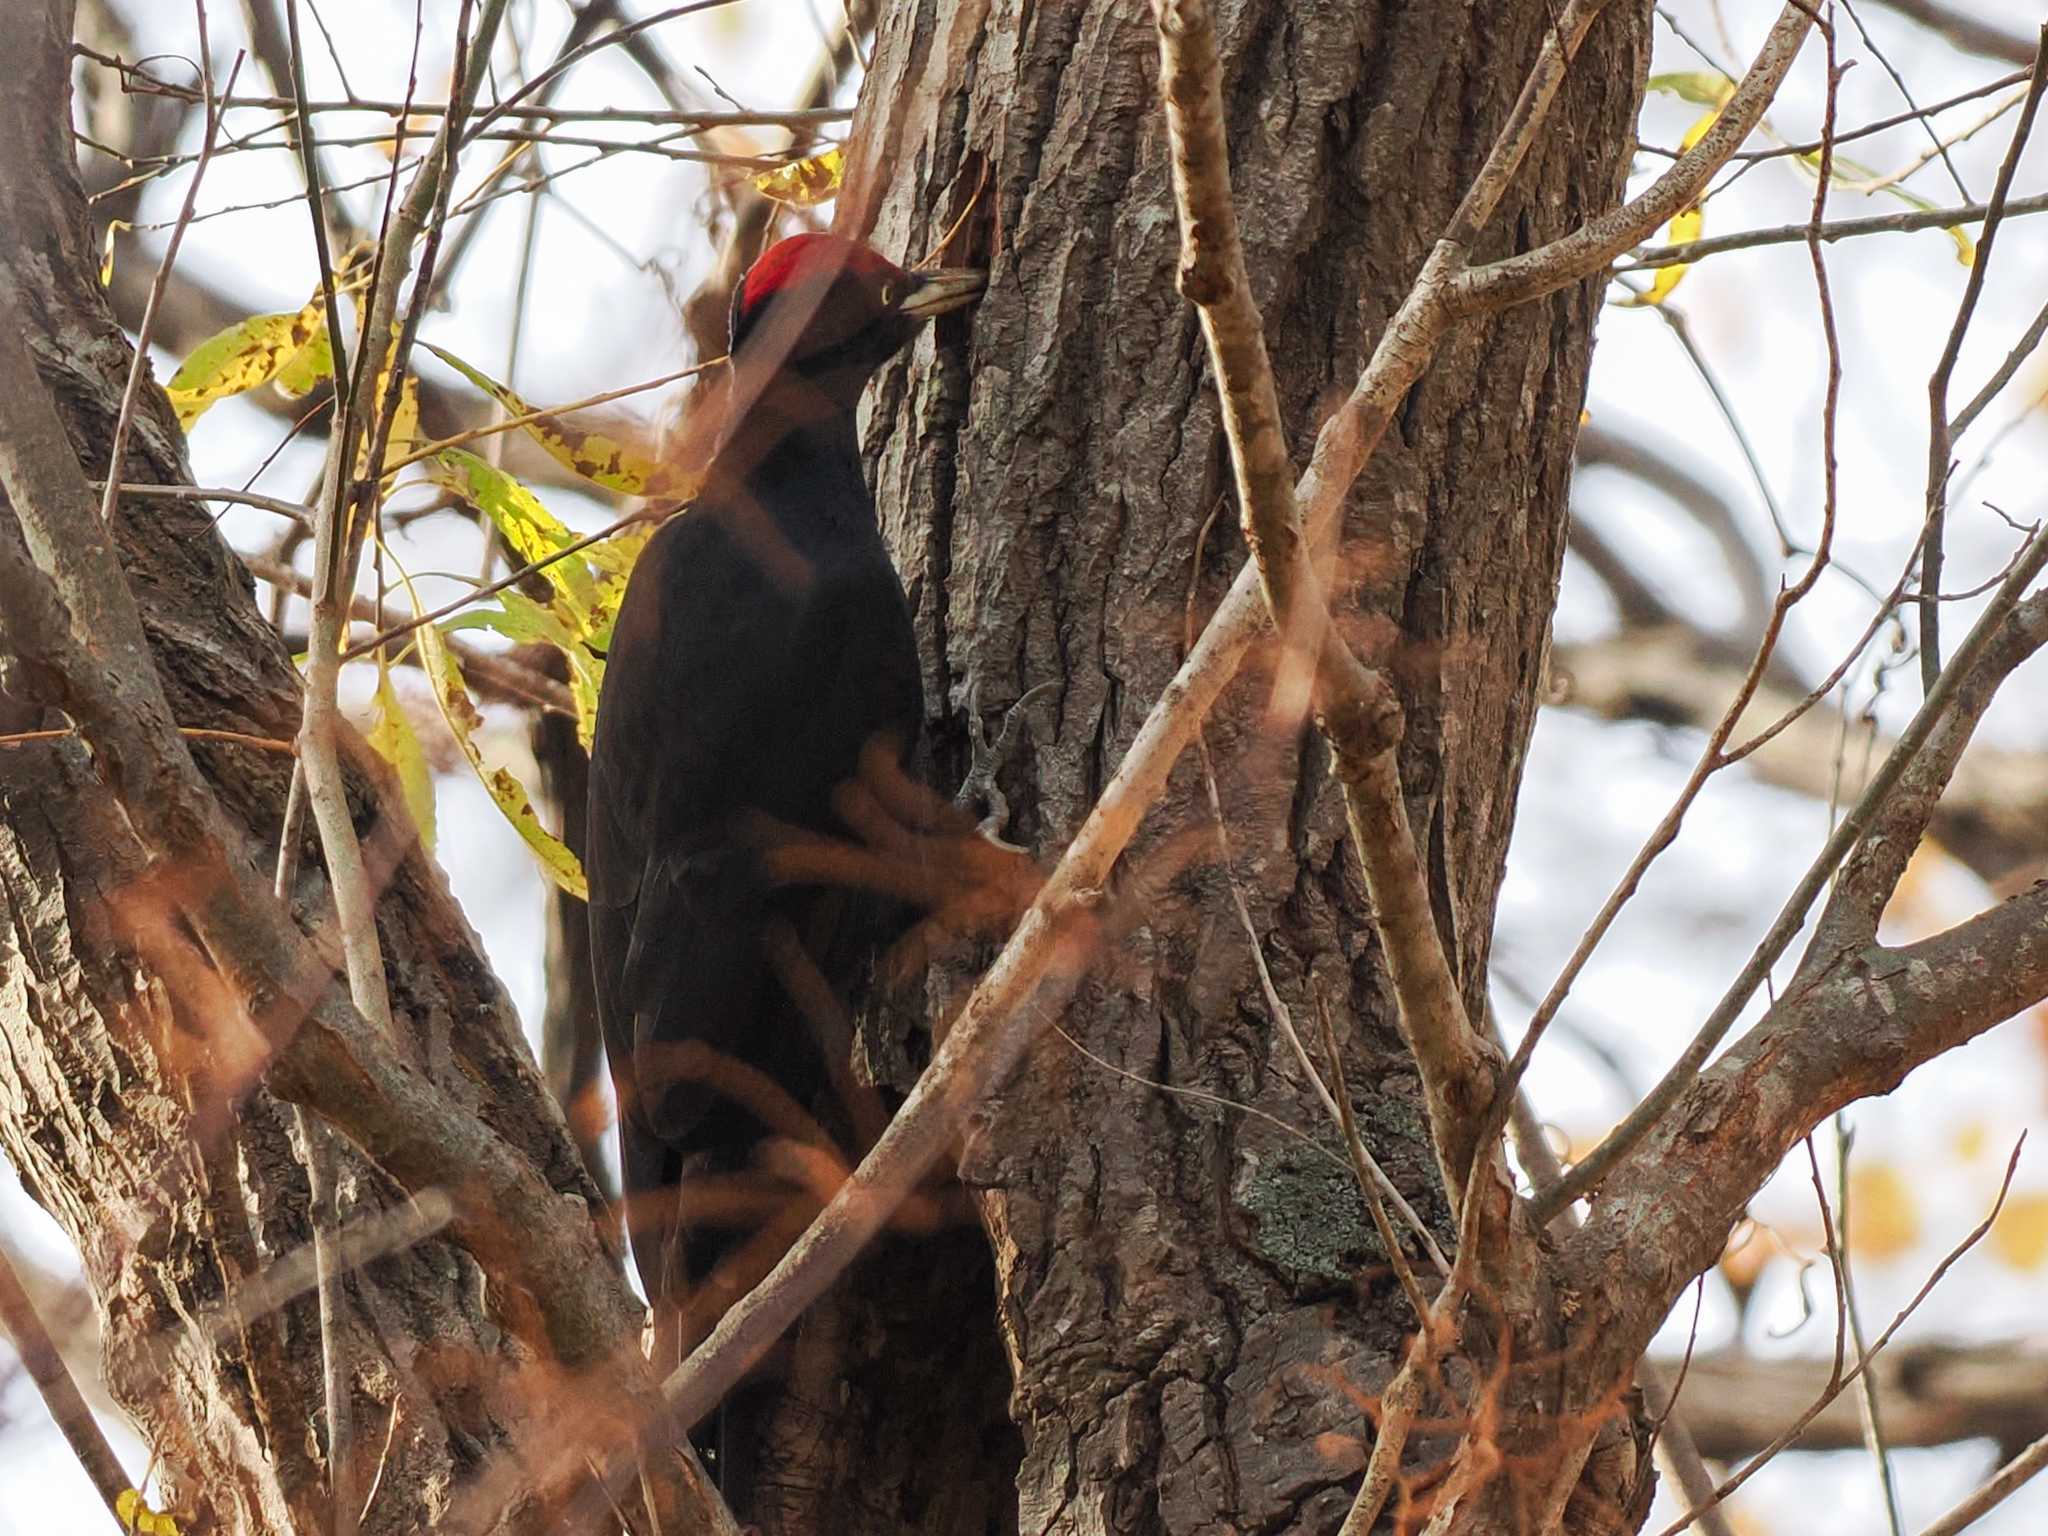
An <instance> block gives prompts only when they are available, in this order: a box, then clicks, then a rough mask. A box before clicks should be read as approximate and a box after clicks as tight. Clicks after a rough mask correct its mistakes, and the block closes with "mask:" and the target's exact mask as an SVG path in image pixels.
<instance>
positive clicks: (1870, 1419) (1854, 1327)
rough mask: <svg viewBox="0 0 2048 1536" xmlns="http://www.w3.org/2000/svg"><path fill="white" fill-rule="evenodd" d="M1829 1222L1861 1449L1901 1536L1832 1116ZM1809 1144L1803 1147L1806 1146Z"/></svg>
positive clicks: (1841, 1145)
mask: <svg viewBox="0 0 2048 1536" xmlns="http://www.w3.org/2000/svg"><path fill="white" fill-rule="evenodd" d="M1834 1119H1835V1223H1836V1227H1837V1233H1838V1235H1837V1241H1838V1242H1839V1245H1840V1246H1839V1249H1838V1251H1837V1252H1836V1254H1835V1256H1834V1257H1835V1286H1836V1289H1837V1292H1838V1304H1839V1308H1840V1312H1841V1316H1842V1320H1843V1321H1844V1322H1845V1323H1846V1324H1847V1325H1848V1329H1849V1338H1850V1341H1851V1342H1853V1343H1854V1344H1855V1346H1856V1360H1857V1363H1858V1364H1859V1365H1862V1366H1864V1367H1865V1370H1864V1372H1863V1375H1862V1377H1861V1378H1860V1379H1859V1380H1858V1381H1857V1383H1856V1404H1857V1408H1858V1410H1859V1412H1860V1414H1861V1417H1862V1420H1863V1444H1864V1448H1865V1449H1866V1450H1868V1451H1869V1452H1870V1459H1871V1460H1872V1461H1873V1462H1874V1463H1876V1466H1877V1485H1878V1489H1879V1491H1880V1492H1881V1493H1882V1494H1883V1496H1884V1513H1885V1521H1886V1524H1887V1526H1888V1528H1889V1529H1890V1531H1891V1536H1906V1520H1905V1516H1904V1515H1903V1514H1901V1513H1900V1511H1899V1481H1898V1478H1897V1476H1896V1475H1895V1474H1894V1473H1893V1471H1892V1450H1891V1444H1890V1442H1889V1441H1887V1440H1886V1439H1885V1434H1884V1405H1883V1404H1882V1403H1881V1402H1879V1400H1878V1392H1877V1373H1876V1372H1875V1371H1872V1370H1870V1369H1868V1366H1869V1364H1870V1340H1869V1338H1868V1337H1867V1336H1866V1334H1865V1333H1864V1330H1863V1309H1862V1308H1861V1307H1859V1306H1858V1305H1857V1304H1856V1277H1855V1274H1854V1273H1853V1272H1852V1270H1851V1268H1850V1263H1849V1241H1850V1239H1849V1223H1850V1222H1851V1221H1852V1220H1853V1219H1854V1216H1855V1212H1854V1210H1853V1208H1852V1206H1851V1203H1850V1199H1849V1190H1850V1184H1849V1153H1850V1150H1851V1148H1852V1147H1853V1146H1854V1145H1855V1141H1856V1137H1855V1134H1854V1132H1852V1131H1851V1130H1850V1129H1849V1120H1848V1117H1847V1116H1846V1115H1843V1114H1842V1113H1840V1112H1839V1111H1837V1112H1836V1114H1835V1117H1834ZM1811 1144H1812V1143H1811V1141H1810V1140H1809V1142H1808V1145H1809V1147H1810V1146H1811Z"/></svg>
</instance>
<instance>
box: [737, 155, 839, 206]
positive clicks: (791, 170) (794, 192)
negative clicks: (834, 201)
mask: <svg viewBox="0 0 2048 1536" xmlns="http://www.w3.org/2000/svg"><path fill="white" fill-rule="evenodd" d="M845 177H846V154H845V151H843V150H842V149H841V148H840V147H839V146H838V145H837V144H835V145H833V146H832V147H831V148H830V149H827V150H823V151H821V152H819V153H818V154H815V155H810V156H808V157H806V158H805V159H802V160H793V161H791V162H790V163H789V164H788V165H779V166H777V167H776V168H775V169H774V170H772V171H763V172H762V173H761V174H760V175H758V176H756V177H755V178H754V190H755V191H757V192H759V193H760V194H761V195H762V196H763V197H771V198H773V199H774V200H775V201H776V202H778V203H788V204H790V205H791V206H793V207H797V208H809V207H811V206H812V205H814V204H817V203H822V202H824V201H825V199H827V198H828V197H837V196H838V195H839V184H840V182H841V181H843V180H844V179H845Z"/></svg>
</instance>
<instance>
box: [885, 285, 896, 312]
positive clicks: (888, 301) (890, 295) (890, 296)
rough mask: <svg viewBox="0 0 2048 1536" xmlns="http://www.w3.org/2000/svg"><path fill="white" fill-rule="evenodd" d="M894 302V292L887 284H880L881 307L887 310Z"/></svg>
mask: <svg viewBox="0 0 2048 1536" xmlns="http://www.w3.org/2000/svg"><path fill="white" fill-rule="evenodd" d="M895 302H896V290H895V289H894V288H892V287H891V286H890V285H889V284H887V283H884V284H882V307H883V308H884V309H887V308H888V307H889V306H890V305H892V304H894V303H895Z"/></svg>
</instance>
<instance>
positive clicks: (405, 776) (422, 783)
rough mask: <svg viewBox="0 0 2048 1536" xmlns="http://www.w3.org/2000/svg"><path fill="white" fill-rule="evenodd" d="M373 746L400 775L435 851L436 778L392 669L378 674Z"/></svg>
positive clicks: (424, 839)
mask: <svg viewBox="0 0 2048 1536" xmlns="http://www.w3.org/2000/svg"><path fill="white" fill-rule="evenodd" d="M369 741H370V747H371V750H373V751H374V752H375V753H376V754H377V755H378V756H379V757H381V758H383V759H384V761H385V762H387V763H389V764H390V765H391V767H392V769H393V770H394V771H395V772H396V773H397V774H398V787H399V788H400V789H401V790H402V791H404V794H405V808H406V809H407V810H408V811H410V812H412V822H413V825H414V826H416V827H418V828H419V832H420V841H421V842H422V843H424V844H426V846H427V848H428V850H429V851H430V852H431V851H432V849H433V846H434V775H433V771H432V770H431V769H430V768H428V766H427V754H426V752H425V751H424V750H423V749H422V748H421V746H420V739H419V736H418V735H417V734H416V733H415V732H414V730H413V728H412V721H411V720H410V719H409V718H408V717H407V716H406V713H405V706H404V705H403V704H402V703H401V702H400V701H399V698H398V694H397V692H396V690H394V689H393V688H392V686H391V669H390V668H389V667H388V666H386V667H382V668H380V669H379V670H378V673H377V723H376V724H375V725H374V726H372V727H371V728H370V736H369Z"/></svg>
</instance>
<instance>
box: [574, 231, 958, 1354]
mask: <svg viewBox="0 0 2048 1536" xmlns="http://www.w3.org/2000/svg"><path fill="white" fill-rule="evenodd" d="M981 286H982V275H981V274H980V273H978V272H966V271H953V270H938V271H923V272H906V271H905V270H903V269H902V268H901V267H898V266H897V265H895V264H894V263H893V262H891V261H888V260H886V259H885V258H883V257H881V256H879V255H877V254H876V253H875V252H873V251H871V250H869V249H868V248H866V247H865V246H862V245H857V244H854V243H852V242H850V241H846V240H841V239H838V238H835V237H832V236H828V235H816V234H812V235H798V236H795V237H794V238H791V239H788V240H784V241H782V242H780V243H779V244H777V245H775V246H772V247H771V248H770V249H769V250H768V251H767V252H766V253H764V254H763V255H762V256H761V258H760V259H759V260H758V261H756V262H755V263H754V265H753V267H752V268H751V269H750V270H749V271H748V272H747V275H746V277H745V278H744V280H742V282H741V283H740V286H739V288H738V289H737V291H736V292H735V293H734V294H733V304H732V359H733V361H732V376H731V380H730V383H731V392H730V395H729V403H728V414H727V417H726V423H725V427H724V430H723V432H722V434H721V435H720V437H719V440H718V443H717V446H716V448H715V450H714V452H713V455H712V459H711V463H710V466H709V469H708V472H707V477H706V481H705V484H704V487H703V489H702V491H701V493H700V494H699V495H698V496H697V498H696V500H695V502H694V503H693V504H692V505H691V506H690V507H689V508H688V509H687V510H686V511H684V512H682V513H681V514H679V515H677V516H675V517H673V518H671V519H670V520H669V521H668V522H667V523H665V524H664V525H663V526H662V528H661V529H660V531H659V532H657V533H656V534H655V535H654V537H653V538H652V539H651V540H650V541H649V542H648V545H647V548H646V549H645V551H644V552H643V553H642V554H641V557H640V560H639V562H638V564H637V565H636V566H635V568H634V571H633V576H632V580H631V582H630V583H629V584H628V587H627V590H626V596H625V600H624V603H623V605H622V606H621V609H620V612H619V618H618V624H617V626H616V628H615V630H614V632H613V635H612V641H611V646H610V650H609V654H608V658H607V662H606V666H605V676H604V688H603V692H602V695H601V697H600V700H599V705H598V714H597V731H596V739H595V741H594V743H593V744H592V747H591V753H590V821H589V843H588V847H587V850H586V854H585V865H586V868H587V872H588V875H589V879H590V937H591V952H592V963H593V966H594V968H595V970H596V981H597V1000H598V1011H599V1016H600V1021H601V1023H602V1026H603V1030H604V1041H605V1049H606V1052H607V1054H608V1056H609V1058H610V1062H611V1072H612V1081H613V1084H614V1086H615V1087H616V1089H617V1091H618V1106H619V1159H620V1164H621V1170H622V1175H623V1180H622V1182H623V1185H624V1192H625V1197H626V1228H627V1232H628V1234H629V1236H630V1238H631V1241H632V1246H633V1259H634V1262H635V1264H636V1265H637V1266H638V1268H639V1271H640V1277H641V1281H642V1283H643V1285H644V1286H645V1287H646V1290H647V1294H648V1298H649V1300H650V1301H652V1302H653V1303H654V1304H655V1307H656V1312H657V1316H659V1315H660V1313H661V1310H662V1306H663V1303H664V1302H665V1301H670V1302H674V1301H679V1300H680V1299H681V1297H682V1296H683V1295H684V1294H685V1293H686V1291H687V1290H688V1288H690V1287H694V1286H698V1285H701V1284H702V1282H703V1281H704V1280H705V1278H706V1274H705V1271H706V1270H707V1269H708V1268H709V1267H710V1265H711V1264H712V1263H713V1262H715V1260H716V1258H717V1256H718V1255H719V1254H720V1252H721V1251H723V1248H724V1247H725V1246H727V1245H729V1243H730V1241H731V1237H730V1234H729V1233H720V1232H717V1231H713V1230H709V1228H708V1226H706V1225H702V1224H699V1223H697V1222H692V1221H688V1220H685V1219H683V1217H682V1214H681V1211H680V1208H679V1203H678V1198H677V1194H678V1189H679V1188H680V1187H681V1186H683V1185H685V1184H687V1183H688V1182H689V1181H690V1180H691V1179H692V1178H693V1177H694V1176H700V1175H731V1174H734V1173H739V1172H743V1171H744V1170H746V1169H747V1168H748V1167H749V1165H750V1163H751V1161H752V1159H753V1157H754V1153H755V1151H756V1149H757V1148H758V1147H759V1146H760V1145H761V1143H762V1142H763V1141H764V1139H765V1138H766V1137H768V1136H769V1135H770V1134H771V1130H772V1127H771V1126H770V1125H769V1124H767V1123H765V1122H764V1120H763V1119H762V1118H761V1116H760V1115H758V1114H757V1113H756V1112H755V1110H756V1109H757V1108H759V1107H760V1103H761V1101H760V1098H759V1095H758V1094H756V1095H752V1096H751V1097H752V1099H753V1102H752V1103H751V1104H750V1103H749V1102H746V1100H747V1099H748V1098H749V1097H750V1096H749V1095H747V1094H746V1093H744V1092H742V1093H741V1094H740V1095H739V1096H738V1097H736V1096H735V1094H734V1092H733V1091H731V1090H732V1084H733V1081H734V1079H733V1078H732V1076H731V1075H730V1074H729V1073H728V1072H727V1071H726V1070H724V1069H725V1068H727V1067H730V1065H731V1064H734V1063H737V1064H738V1065H739V1066H740V1067H742V1068H751V1069H753V1070H754V1072H756V1073H759V1074H762V1075H765V1077H766V1078H767V1079H768V1080H769V1081H771V1082H772V1083H773V1084H774V1085H775V1086H776V1087H778V1088H780V1089H781V1090H782V1091H783V1092H784V1093H786V1094H787V1095H789V1097H790V1098H792V1099H793V1100H795V1102H796V1103H797V1104H798V1105H799V1106H803V1107H804V1108H805V1109H807V1110H808V1109H809V1108H811V1107H812V1106H813V1104H814V1103H815V1101H816V1100H817V1098H818V1097H819V1095H820V1092H821V1090H822V1089H823V1087H824V1085H825V1084H826V1082H827V1072H826V1065H825V1062H824V1060H823V1057H822V1053H821V1050H820V1048H819V1045H818V1043H817V1038H816V1037H817V1031H816V1030H815V1029H814V1028H813V1027H812V1025H811V1024H810V1023H809V1022H807V1019H806V1015H805V1012H804V1010H803V1009H802V1008H800V1007H798V1006H797V1004H796V1003H795V1002H794V1001H793V1000H792V998H791V995H790V990H789V987H788V986H787V985H786V984H785V978H784V974H783V971H784V970H785V969H786V963H785V964H783V965H781V966H779V965H778V962H777V961H776V959H775V958H774V957H773V955H772V954H771V944H770V940H771V935H777V934H779V935H784V936H787V935H794V936H796V937H797V939H798V941H799V942H800V943H801V944H802V945H803V947H804V950H805V952H806V953H807V954H808V955H809V956H810V958H811V960H812V961H813V962H814V963H815V966H816V972H815V973H814V974H821V975H822V976H823V978H824V980H825V981H826V983H828V984H829V985H830V986H831V987H832V988H833V990H834V991H835V992H836V993H837V994H838V996H839V999H840V1001H841V1002H842V1003H844V1002H847V1001H848V999H847V997H846V993H847V989H848V988H850V987H853V986H855V985H857V984H858V979H859V976H860V975H861V973H862V969H863V965H864V963H865V960H866V957H869V956H871V955H872V952H873V950H874V949H875V947H876V946H877V944H878V943H886V942H887V939H888V938H889V937H890V935H889V934H887V933H883V932H880V931H879V930H881V929H883V928H886V927H887V926H888V924H889V921H890V920H889V919H888V918H886V917H884V916H882V915H881V913H882V909H883V908H884V906H885V903H883V902H882V901H881V899H880V898H877V897H874V896H872V895H869V894H866V893H863V892H861V891H858V890H853V889H849V888H846V887H844V886H841V887H837V888H827V887H822V886H800V885H795V886H793V885H788V884H783V885H780V886H777V885H774V884H771V882H770V881H769V880H768V879H767V878H766V875H765V873H764V871H763V869H762V860H761V850H762V847H763V844H764V840H769V841H772V838H773V835H774V832H775V829H784V830H788V829H794V830H795V831H796V832H797V833H809V834H813V835H819V836H827V837H839V838H844V837H845V836H846V835H847V831H846V828H845V827H844V826H843V825H842V824H841V822H840V819H839V818H838V817H837V816H836V815H835V814H834V811H833V793H834V791H835V789H837V788H839V787H840V786H841V785H843V784H845V783H846V782H847V781H849V780H851V779H852V778H853V777H854V776H855V774H856V773H857V771H858V769H859V765H860V763H861V760H862V754H863V753H864V752H868V751H875V750H881V751H885V752H887V753H888V754H890V755H891V756H893V758H894V760H895V762H896V763H897V765H898V766H899V767H900V766H902V765H904V764H906V763H907V761H908V758H909V754H910V753H911V751H912V749H913V747H914V746H915V744H916V740H917V735H918V730H919V727H920V724H921V722H922V719H923V714H924V707H923V697H922V690H921V687H920V682H919V668H918V659H917V652H916V648H915V643H914V641H913V638H912V633H911V618H910V610H909V607H908V605H907V603H906V602H905V599H904V594H903V586H902V582H901V581H900V580H899V579H898V577H897V575H896V571H895V568H894V567H893V566H892V565H891V564H890V561H889V554H888V550H887V549H886V547H885V546H884V545H883V542H882V537H881V533H880V531H879V530H878V528H877V527H876V523H875V505H874V499H873V497H872V496H871V495H870V493H869V491H868V487H867V482H866V480H865V479H864V478H863V476H862V473H861V463H860V454H859V451H858V444H857V441H856V430H855V422H854V412H855V408H856V406H857V405H858V403H859V400H860V394H861V390H862V389H863V387H865V385H866V384H867V382H868V380H869V378H870V377H871V376H872V375H873V373H874V372H875V370H876V369H877V368H879V367H880V366H881V365H882V363H884V362H885V361H887V360H888V359H889V358H890V357H891V356H892V355H893V354H894V353H896V352H897V351H898V350H899V349H900V348H901V347H902V346H903V345H904V344H905V343H906V342H907V341H909V339H910V338H911V337H912V336H913V335H914V334H915V333H916V331H917V330H918V328H919V327H920V325H922V324H923V322H925V321H926V320H928V319H930V318H931V317H932V316H934V315H939V314H944V313H945V312H947V311H948V310H952V309H956V308H959V307H960V306H962V305H964V304H966V303H968V302H969V301H971V300H972V298H973V297H974V295H975V294H976V293H977V292H978V291H979V290H980V288H981ZM898 921H899V922H900V919H898ZM745 1075H746V1074H745V1073H744V1072H742V1073H740V1074H739V1077H740V1078H741V1079H744V1077H745ZM684 1347H688V1341H685V1344H684Z"/></svg>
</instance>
